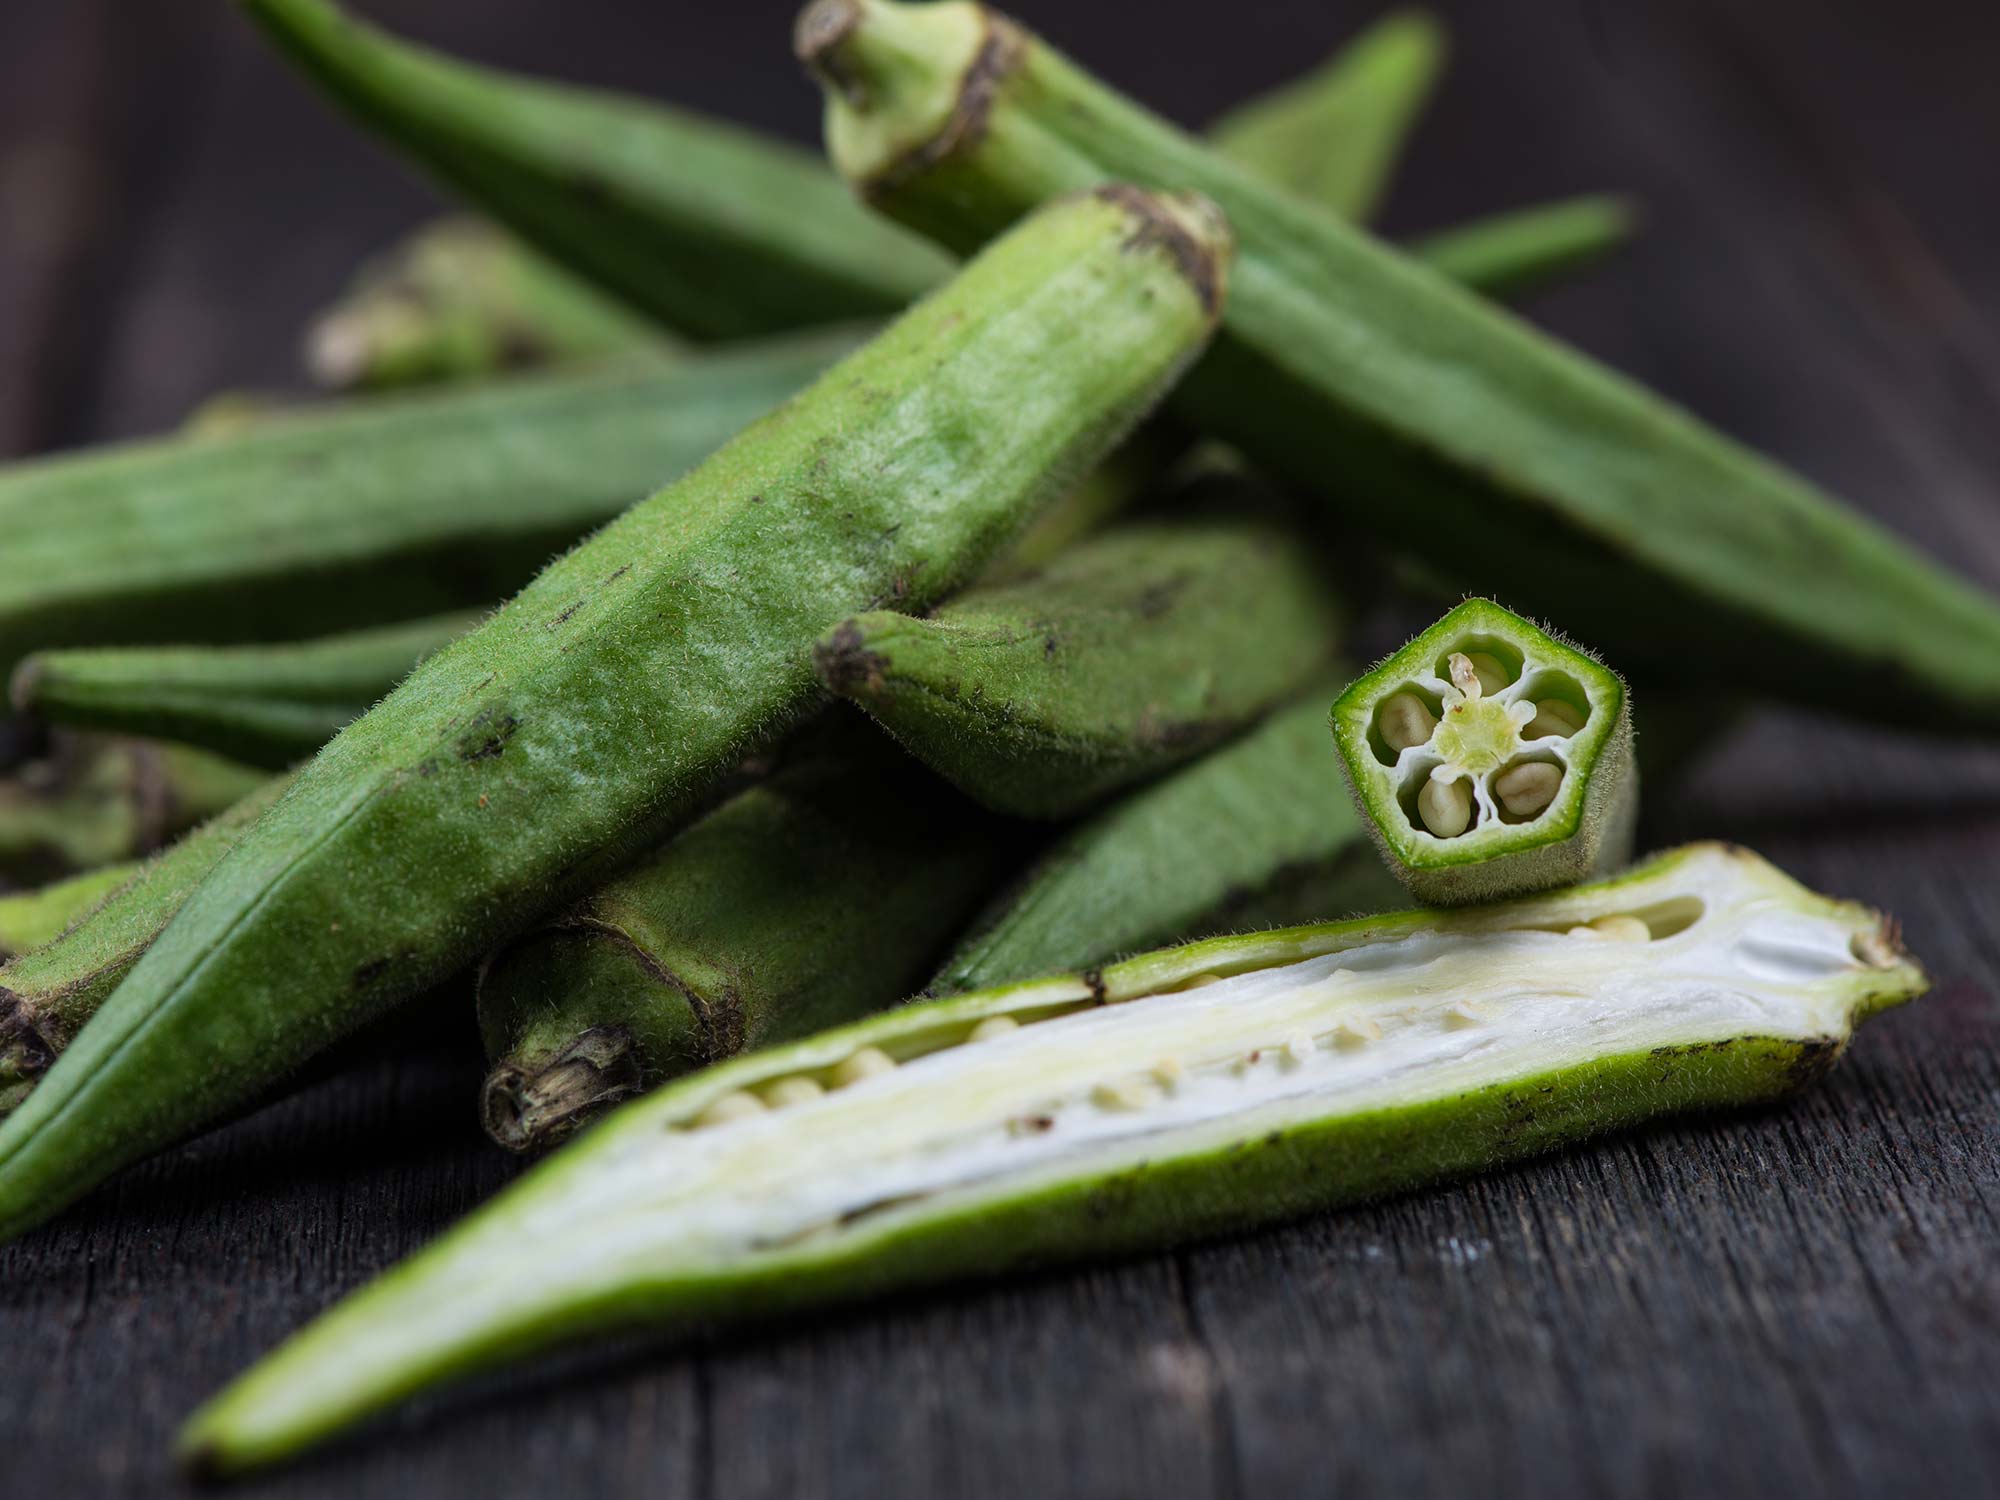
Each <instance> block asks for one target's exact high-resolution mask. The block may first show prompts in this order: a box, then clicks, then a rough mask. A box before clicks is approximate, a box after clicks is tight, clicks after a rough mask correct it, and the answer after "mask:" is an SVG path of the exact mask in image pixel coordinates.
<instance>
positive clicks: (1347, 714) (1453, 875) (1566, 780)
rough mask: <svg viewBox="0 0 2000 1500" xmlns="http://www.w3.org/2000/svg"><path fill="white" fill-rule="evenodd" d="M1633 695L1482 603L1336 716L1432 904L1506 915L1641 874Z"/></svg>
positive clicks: (1355, 765) (1459, 613)
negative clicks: (1632, 871) (1506, 906)
mask: <svg viewBox="0 0 2000 1500" xmlns="http://www.w3.org/2000/svg"><path fill="white" fill-rule="evenodd" d="M1629 700H1630V695H1629V694H1628V692H1627V691H1626V687H1625V684H1624V681H1623V680H1622V679H1621V678H1620V677H1619V676H1618V674H1617V673H1616V672H1613V671H1612V670H1611V669H1610V668H1608V667H1606V666H1605V665H1604V664H1603V663H1602V662H1600V661H1598V660H1597V659H1596V658H1594V657H1592V656H1590V655H1588V654H1586V653H1585V652H1583V651H1580V650H1578V649H1577V648H1576V647H1574V646H1571V645H1568V644H1566V643H1565V642H1563V641H1560V640H1557V639H1556V638H1555V637H1554V636H1552V635H1550V634H1549V633H1548V632H1547V631H1545V630H1542V629H1540V628H1539V627H1537V626H1535V625H1533V624H1531V623H1530V622H1528V621H1527V620H1524V619H1522V618H1521V617H1520V616H1519V615H1516V614H1513V613H1511V612H1510V611H1508V610H1505V609H1502V608H1501V607H1500V606H1499V605H1497V604H1494V603H1492V602H1491V601H1490V600H1486V599H1468V600H1466V601H1465V602H1464V603H1463V604H1460V605H1459V606H1458V607H1457V608H1456V609H1454V610H1452V611H1451V613H1449V614H1447V615H1446V616H1445V617H1444V618H1443V619H1442V620H1440V621H1438V622H1437V624H1435V625H1433V626H1432V627H1431V628H1430V629H1428V630H1426V631H1424V632H1423V634H1421V635H1419V636H1418V637H1417V638H1416V639H1415V640H1413V641H1411V642H1410V643H1409V644H1408V645H1407V646H1404V647H1403V648H1402V649H1401V650H1400V651H1398V652H1396V653H1395V654H1394V655H1392V656H1391V657H1389V659H1388V660H1386V661H1384V662H1383V663H1382V664H1381V665H1380V666H1378V667H1376V668H1375V669H1374V670H1373V671H1372V672H1369V673H1368V674H1367V675H1365V676H1363V677H1361V678H1359V679H1357V680H1356V681H1355V682H1354V683H1353V684H1351V685H1350V686H1349V687H1348V689H1347V691H1346V692H1344V693H1342V694H1341V695H1340V697H1339V698H1338V699H1337V700H1336V701H1335V702H1334V705H1333V738H1334V744H1335V745H1336V746H1337V747H1338V749H1339V751H1340V760H1341V765H1342V768H1343V769H1344V770H1345V772H1346V773H1347V778H1348V782H1349V785H1350V786H1351V787H1352V789H1353V792H1354V797H1355V801H1356V802H1357V803H1358V804H1359V805H1360V807H1361V811H1362V813H1363V815H1364V816H1365V818H1366V819H1367V822H1368V824H1369V829H1370V832H1371V833H1372V834H1373V836H1374V838H1375V842H1376V843H1377V844H1378V845H1379V846H1380V848H1381V850H1382V855H1383V858H1384V859H1385V860H1387V861H1388V864H1389V868H1390V870H1391V871H1392V872H1394V874H1395V875H1396V877H1397V878H1398V879H1399V880H1401V881H1402V882H1403V884H1404V885H1405V886H1406V887H1408V889H1409V891H1410V894H1411V895H1413V896H1415V897H1416V898H1417V899H1418V900H1419V901H1424V902H1427V903H1430V904H1432V905H1455V904H1457V903H1460V902H1465V901H1492V900H1498V899H1500V898H1502V897H1506V896H1512V895H1519V894H1523V893H1525V892H1528V891H1536V890H1545V889H1548V888H1549V887H1552V886H1558V885H1566V884H1568V883H1570V882H1572V881H1576V880H1581V879H1583V878H1584V877H1586V876H1588V875H1591V874H1593V873H1604V872H1606V871H1609V870H1612V869H1615V868H1616V867H1618V866H1619V865H1622V864H1623V863H1625V862H1626V861H1627V860H1628V859H1629V858H1630V857H1631V852H1632V833H1633V824H1634V821H1635V819H1636V815H1637V808H1638V773H1637V771H1636V770H1635V769H1634V767H1633V761H1632V717H1631V708H1630V701H1629Z"/></svg>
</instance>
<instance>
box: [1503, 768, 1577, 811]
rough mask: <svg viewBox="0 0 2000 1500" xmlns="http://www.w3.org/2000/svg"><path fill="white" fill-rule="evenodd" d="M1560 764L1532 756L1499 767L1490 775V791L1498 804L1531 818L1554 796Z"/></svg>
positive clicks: (1558, 782)
mask: <svg viewBox="0 0 2000 1500" xmlns="http://www.w3.org/2000/svg"><path fill="white" fill-rule="evenodd" d="M1562 779H1563V773H1562V767H1561V766H1552V765H1550V764H1548V763H1547V762H1546V761H1539V760H1531V761H1527V762H1525V763H1524V764H1522V765H1518V766H1514V767H1513V768H1511V769H1509V770H1505V771H1502V772H1501V773H1500V774H1499V775H1498V776H1495V777H1494V778H1493V795H1494V796H1496V797H1498V798H1499V799H1500V805H1501V806H1502V807H1504V808H1506V809H1507V811H1508V812H1510V813H1512V814H1513V815H1514V816H1515V817H1517V818H1532V817H1534V816H1535V814H1537V813H1539V812H1540V811H1541V810H1542V809H1543V808H1545V807H1547V806H1548V805H1549V804H1550V803H1551V802H1553V801H1555V800H1556V790H1557V788H1559V787H1560V786H1561V785H1562Z"/></svg>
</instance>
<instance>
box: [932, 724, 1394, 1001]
mask: <svg viewBox="0 0 2000 1500" xmlns="http://www.w3.org/2000/svg"><path fill="white" fill-rule="evenodd" d="M1327 691H1331V688H1329V689H1327ZM1325 701H1326V693H1325V692H1309V693H1308V694H1307V695H1306V696H1304V697H1302V698H1300V699H1299V700H1298V701H1297V702H1296V703H1293V704H1291V705H1290V706H1288V707H1285V708H1282V709H1280V710H1278V711H1277V712H1276V713H1274V714H1272V715H1271V717H1270V718H1269V719H1267V720H1266V721H1265V722H1264V723H1262V724H1260V725H1258V726H1257V727H1256V728H1254V729H1252V730H1250V731H1249V732H1247V733H1246V734H1244V735H1242V736H1241V737H1240V738H1238V739H1235V740H1232V741H1231V742H1230V743H1228V744H1226V745H1222V746H1220V747H1218V748H1217V749H1214V750H1211V751H1209V752H1208V754H1206V755H1204V756H1202V757H1201V758H1200V759H1198V760H1195V761H1193V762H1191V763H1190V764H1188V765H1186V766H1184V767H1182V768H1181V769H1179V770H1177V771H1174V772H1172V773H1171V774H1169V775H1167V776H1163V777H1161V778H1160V779H1159V780H1158V781H1155V782H1153V783H1152V784H1151V785H1149V786H1144V787H1140V788H1139V789H1138V790H1137V791H1134V792H1131V793H1129V794H1128V795H1127V796H1125V797H1124V798H1122V799H1120V800H1119V801H1117V802H1115V803H1113V804H1112V805H1111V806H1109V807H1107V808H1105V809H1103V810H1102V811H1101V812H1098V813H1096V814H1095V815H1093V816H1092V817H1090V818H1089V819H1087V820H1086V821H1084V822H1083V823H1081V824H1079V825H1078V826H1077V827H1076V828H1074V829H1072V830H1070V831H1069V832H1067V833H1065V834H1064V835H1063V836H1062V837H1061V838H1060V839H1059V840H1057V842H1056V844H1055V845H1054V847H1053V848H1051V849H1050V850H1049V851H1048V852H1047V853H1046V854H1044V855H1043V856H1042V857H1041V859H1039V860H1038V861H1037V862H1036V863H1035V864H1034V866H1033V867H1032V868H1031V869H1030V870H1029V871H1028V872H1027V873H1026V875H1025V876H1023V878H1022V879H1021V880H1020V881H1019V882H1018V883H1016V885H1015V886H1014V887H1013V888H1012V889H1011V890H1009V891H1007V892H1006V893H1005V895H1004V896H1003V897H1002V898H1001V899H1000V900H999V901H997V902H996V903H995V904H994V906H993V908H992V909H991V910H990V911H989V912H987V913H986V915H985V916H984V917H983V918H982V920H981V921H979V922H978V923H977V924H975V926H974V928H973V930H972V932H971V934H970V935H969V936H968V937H967V938H966V939H965V940H964V941H963V942H961V943H960V944H959V946H958V948H957V949H956V950H955V951H954V952H953V953H952V955H951V957H950V959H948V960H947V961H946V963H945V964H944V966H943V967H942V968H941V969H939V971H938V972H937V974H936V975H935V976H934V977H933V978H932V980H931V983H930V985H929V989H930V991H931V992H933V993H937V994H952V993H957V992H959V991H963V990H978V989H989V988H991V987H992V986H994V985H999V984H1009V983H1012V982H1014V981H1015V980H1020V979H1031V978H1034V977H1035V976H1037V975H1040V974H1054V973H1060V972H1062V971H1064V970H1083V969H1088V968H1091V967H1093V966H1097V965H1101V964H1104V963H1106V962H1108V961H1109V960H1111V959H1113V958H1117V957H1119V956H1121V955H1124V954H1130V953H1139V952H1143V951H1145V950H1146V949H1148V948H1156V947H1161V946H1163V945H1165V944H1168V943H1179V942H1186V941H1189V940H1191V939H1194V938H1204V937H1214V936H1216V935H1218V934H1221V933H1227V932H1240V931H1248V930H1253V929H1256V928H1262V927H1283V926H1292V925H1295V924H1297V923H1301V922H1309V921H1325V920H1327V919H1329V918H1332V917H1341V916H1349V915H1352V914H1355V913H1358V912H1373V911H1386V910H1388V909H1390V908H1391V907H1394V906H1397V905H1399V904H1401V900H1402V891H1401V888H1400V887H1399V886H1398V885H1397V884H1396V882H1395V881H1394V880H1392V879H1390V877H1389V875H1388V872H1387V871H1385V870H1384V869H1383V868H1382V862H1381V861H1380V860H1379V859H1377V858H1376V857H1375V853H1374V850H1373V849H1371V848H1370V847H1369V844H1368V839H1367V836H1366V835H1365V834H1364V833H1363V832H1362V828H1361V819H1360V816H1359V815H1358V814H1357V813H1356V812H1355V809H1354V803H1353V801H1352V800H1351V799H1350V798H1349V797H1348V795H1347V792H1346V789H1345V788H1344V787H1343V786H1342V785H1341V784H1340V778H1339V777H1338V776H1336V775H1333V774H1331V772H1332V768H1331V767H1330V766H1329V765H1328V763H1327V760H1328V757H1327V750H1326V710H1325V708H1324V704H1325Z"/></svg>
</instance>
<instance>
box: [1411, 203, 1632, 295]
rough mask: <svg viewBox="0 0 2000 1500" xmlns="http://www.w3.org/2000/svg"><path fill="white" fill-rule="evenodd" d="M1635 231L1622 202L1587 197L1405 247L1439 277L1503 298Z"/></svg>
mask: <svg viewBox="0 0 2000 1500" xmlns="http://www.w3.org/2000/svg"><path fill="white" fill-rule="evenodd" d="M1637 227H1638V214H1637V212H1636V211H1635V210H1634V208H1633V207H1632V205H1631V203H1630V202H1628V201H1627V200H1626V199H1623V198H1616V197H1611V196H1608V195H1605V194H1591V195H1588V196H1585V197H1581V198H1564V199H1561V200H1559V201H1557V202H1555V203H1544V204H1537V205H1535V206H1534V207H1532V208H1517V209H1510V210H1507V211H1505V212H1502V213H1497V214H1490V215H1488V216H1487V217H1486V218H1483V219H1474V220H1472V221H1471V222H1470V223H1466V224H1460V225H1457V226H1456V227H1454V228H1451V229H1445V230H1440V231H1439V232H1438V233H1436V234H1433V235H1429V236H1427V237H1426V238H1424V239H1421V240H1418V241H1417V242H1416V243H1415V244H1413V245H1411V246H1410V254H1411V255H1413V256H1415V257H1416V258H1417V259H1418V260H1421V261H1422V262H1423V263H1424V264H1425V265H1427V266H1429V267H1430V268H1431V269H1432V270H1433V271H1436V272H1437V273H1438V274H1439V275H1440V276H1447V277H1450V278H1451V279H1452V280H1453V281H1456V282H1458V283H1459V284H1461V285H1463V286H1469V287H1472V288H1473V289H1474V290H1476V291H1480V292H1484V293H1485V294H1486V295H1487V296H1489V297H1498V298H1501V299H1503V300H1505V299H1509V298H1514V297H1520V296H1523V295H1525V294H1526V293H1528V292H1531V291H1535V290H1537V289H1539V288H1540V287H1542V286H1544V285H1546V284H1548V283H1549V282H1552V281H1559V280H1561V279H1562V278H1563V277H1565V276H1568V275H1569V274H1570V273H1572V272H1574V271H1577V270H1580V269H1582V268H1583V267H1585V266H1589V265H1591V264H1593V263H1594V262H1596V261H1599V260H1602V259H1603V258H1604V257H1605V256H1607V255H1609V254H1611V252H1612V251H1614V250H1617V249H1619V248H1620V247H1621V246H1623V245H1624V244H1625V243H1626V241H1628V240H1630V239H1631V238H1632V235H1633V232H1634V231H1635V230H1636V228H1637Z"/></svg>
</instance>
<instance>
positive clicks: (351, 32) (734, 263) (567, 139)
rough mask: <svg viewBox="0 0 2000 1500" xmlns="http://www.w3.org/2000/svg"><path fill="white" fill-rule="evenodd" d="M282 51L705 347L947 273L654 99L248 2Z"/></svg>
mask: <svg viewBox="0 0 2000 1500" xmlns="http://www.w3.org/2000/svg"><path fill="white" fill-rule="evenodd" d="M244 9H245V10H246V11H248V12H249V14H250V15H251V17H252V18H253V19H255V20H256V21H257V22H258V23H259V24H260V25H261V26H262V27H263V28H264V30H265V32H266V34H267V35H269V37H270V38H271V40H272V41H274V42H275V43H276V44H277V45H278V46H279V48H281V49H282V50H283V51H284V52H285V53H286V55H287V56H289V57H290V58H291V60H292V61H293V62H295V63H296V64H297V65H298V66H299V67H300V68H301V69H302V70H303V71H304V72H305V73H307V74H308V75H309V76H310V77H311V78H312V79H313V81H314V82H315V83H317V84H318V85H319V86H320V87H321V88H322V89H323V90H325V92H326V93H327V94H329V95H330V96H331V97H332V98H333V100H334V101H335V102H336V103H338V104H339V105H340V106H341V107H342V108H343V109H345V110H346V111H347V112H348V113H350V114H352V115H354V116H355V117H357V118H358V119H359V120H360V122H361V123H363V124H365V125H367V126H368V127H369V128H371V129H372V130H374V131H376V132H377V133H379V134H381V135H382V136H384V137H386V138H387V139H388V140H389V141H390V142H391V143H393V144H394V145H395V146H396V148H397V149H398V150H399V151H400V152H402V154H404V155H405V156H407V157H410V158H411V159H412V160H414V161H415V162H416V163H417V164H418V165H420V166H421V167H422V168H423V169H424V170H425V171H426V172H427V173H428V174H430V175H431V176H433V177H435V178H437V179H438V180H439V181H441V182H442V183H444V184H445V185H447V186H448V187H450V188H452V189H453V190H454V191H456V192H458V193H460V194H462V195H463V196H464V197H466V198H467V199H469V200H470V201H472V202H475V203H477V204H478V205H479V206H480V208H481V209H482V210H483V211H484V212H485V213H486V214H487V215H489V216H490V217H491V218H493V219H495V220H497V221H499V222H500V223H502V224H505V225H506V226H507V227H508V228H510V229H512V230H514V231H515V232H516V233H517V234H519V235H520V236H521V237H522V238H523V239H524V240H526V241H527V242H528V243H530V244H533V245H536V246H538V247H540V248H541V249H543V250H545V251H547V252H548V253H549V254H550V255H551V256H553V257H554V258H555V259H556V260H558V261H559V262H560V263H561V264H563V265H564V266H566V267H568V268H569V269H571V270H572V271H575V272H577V273H578V274H580V275H583V276H586V277H588V278H590V280H591V281H593V282H594V283H595V284H597V285H598V286H601V287H603V288H604V289H605V290H606V291H608V292H610V293H611V294H613V295H614V296H616V297H618V298H620V299H622V300H623V301H625V302H627V303H629V304H630V305H631V306H633V307H635V308H637V309H639V310H641V311H642V312H644V313H646V314H648V315H649V316H651V317H652V318H654V319H656V320H657V321H658V322H660V323H661V324H662V325H663V326H665V327H667V328H671V329H674V330H677V331H679V332H682V333H685V334H688V335H689V336H691V337H695V338H703V339H731V338H744V337H747V336H751V335H755V334H762V333H773V332H779V331H782V330H785V329H790V328H797V327H802V326H804V325H807V324H812V323H825V322H832V321H837V320H841V319H849V318H859V317H866V316H871V315H876V314H883V313H891V312H895V311H897V310H898V309H900V308H901V307H903V306H904V304H906V303H907V302H909V301H910V300H911V299H912V298H913V297H916V296H918V295H920V294H922V293H923V292H925V291H927V290H929V289H930V288H931V287H932V286H933V285H935V284H936V283H937V282H939V281H941V280H942V279H943V278H944V277H945V276H946V275H947V274H948V273H949V270H950V265H951V263H950V261H949V260H948V259H947V258H946V257H945V256H943V255H941V254H939V253H938V251H936V250H935V249H933V248H932V247H931V246H930V245H928V244H926V243H924V242H923V241H922V240H920V239H917V238H916V237H914V236H912V235H909V234H906V233H904V232H903V231H901V230H899V229H897V228H896V227H895V226H894V225H893V224H889V223H885V222H883V221H882V220H880V219H877V218H875V217H874V216H872V215H870V214H868V213H867V212H865V211H863V210H862V209H860V208H858V207H857V206H856V205H855V204H854V203H853V201H852V200H851V199H850V198H848V197H847V195H846V194H845V193H844V192H843V191H842V190H841V187H840V184H839V183H838V182H836V181H835V180H834V179H833V178H832V177H831V176H830V175H829V174H828V173H827V172H826V171H825V170H824V168H823V167H822V166H821V165H820V164H819V163H818V162H815V161H814V160H813V159H812V158H811V157H810V156H809V155H808V154H807V153H805V152H803V151H800V150H798V149H797V148H796V147H793V146H790V145H787V144H785V143H783V142H779V141H776V140H773V139H771V138H769V137H766V136H761V135H758V134H756V133H755V132H752V131H747V130H743V129H741V128H739V127H737V126H733V125H729V124H726V123H724V122H722V121H720V120H714V119H707V118H704V117H702V116H699V115H696V114H694V113H692V112H689V111H685V110H677V109H669V108H668V107H666V106H664V105H660V104H655V103H652V102H650V101H644V102H641V101H634V100H630V99H624V98H620V97H618V96H616V95H613V94H607V93H600V92H598V91H596V90H590V89H580V88H570V87H565V86H562V85H558V84H552V83H542V82H533V81H530V80H527V79H523V78H518V77H512V76H509V75H506V74H502V73H497V72H493V71H491V70H488V69H485V68H479V67H474V66H472V65H471V64H468V63H463V62H459V61H456V60H454V59H452V58H448V57H444V56H442V55H440V54H438V53H435V52H430V51H427V50H425V49H423V48H419V47H415V46H411V45H409V44H407V43H404V42H401V41H398V40H396V39H394V38H392V37H389V36H387V35H385V34H384V33H382V32H380V31H377V30H376V29H374V28H373V27H371V26H368V25H366V24H364V23H363V22H361V21H358V20H356V19H355V18H353V17H352V16H350V15H348V14H346V13H345V12H343V11H342V10H341V9H340V8H339V7H337V6H334V5H331V4H328V3H326V0H244Z"/></svg>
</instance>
